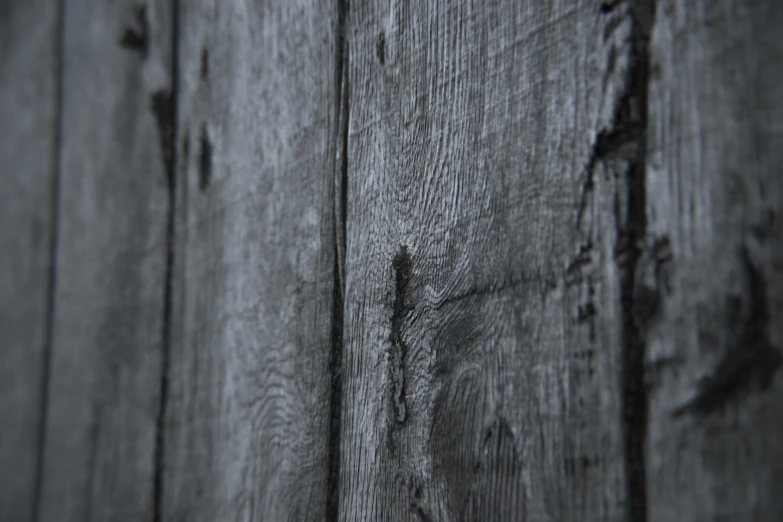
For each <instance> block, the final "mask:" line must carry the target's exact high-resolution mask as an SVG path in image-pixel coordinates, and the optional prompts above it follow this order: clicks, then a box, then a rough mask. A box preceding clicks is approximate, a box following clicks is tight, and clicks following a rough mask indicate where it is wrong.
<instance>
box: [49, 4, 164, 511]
mask: <svg viewBox="0 0 783 522" xmlns="http://www.w3.org/2000/svg"><path fill="white" fill-rule="evenodd" d="M171 27H172V19H171V2H169V1H167V0H159V1H151V2H147V3H146V4H145V5H144V6H140V5H139V3H138V2H135V1H131V0H127V1H116V2H105V1H104V2H94V1H91V0H68V1H66V2H65V4H64V28H63V43H62V53H63V85H62V90H63V92H62V96H63V101H62V103H63V108H62V111H63V116H62V117H63V124H62V125H63V127H62V129H63V130H62V140H61V150H60V157H61V179H60V201H59V216H58V229H57V234H58V246H57V252H56V262H57V284H56V289H55V298H54V299H55V301H54V307H55V308H54V342H53V346H52V354H51V376H50V382H49V387H48V389H49V394H48V408H47V413H48V415H47V419H46V431H45V441H44V442H45V444H44V455H43V459H44V461H43V481H42V490H41V499H40V513H39V515H40V516H39V518H38V519H39V520H40V521H84V520H107V521H110V520H117V521H119V520H123V521H132V520H151V519H152V517H153V511H154V501H153V500H154V497H153V484H154V471H155V447H156V439H157V437H156V424H157V417H158V410H159V389H160V369H161V354H162V353H163V352H162V349H163V346H162V340H163V335H162V334H163V317H164V302H165V295H164V289H165V286H166V285H165V284H164V283H165V276H166V259H167V241H166V239H167V238H166V235H167V221H168V209H169V201H168V200H169V180H168V177H169V168H168V166H167V162H168V157H169V156H170V154H169V153H168V152H167V151H166V150H165V147H164V148H163V149H162V145H164V144H165V143H166V138H165V136H166V135H167V133H168V132H169V129H170V127H171V122H170V121H169V120H170V117H169V115H168V113H170V110H169V109H167V103H168V102H167V100H168V99H169V98H170V89H171V74H170V68H171V49H172V46H171V38H172V34H171Z"/></svg>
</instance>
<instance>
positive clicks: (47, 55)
mask: <svg viewBox="0 0 783 522" xmlns="http://www.w3.org/2000/svg"><path fill="white" fill-rule="evenodd" d="M57 23H58V17H57V9H56V4H55V3H54V2H48V1H46V0H38V1H28V0H14V1H8V2H3V3H2V4H1V5H0V252H2V254H0V359H1V360H0V419H2V425H3V427H2V428H0V520H9V521H10V520H27V519H29V518H30V517H31V516H32V514H33V511H34V504H35V489H36V482H37V477H38V454H39V451H38V450H39V431H40V420H41V407H40V405H41V395H42V390H43V379H44V374H45V370H44V367H45V364H46V363H45V358H46V345H47V343H48V326H49V325H48V321H49V284H50V281H49V280H50V266H51V240H52V198H53V192H54V178H55V170H56V165H55V164H56V161H55V153H56V128H57V81H58V78H57V72H58V71H57V69H58V68H57V65H58V64H57V53H56V42H57V34H58V30H57V29H58V28H57Z"/></svg>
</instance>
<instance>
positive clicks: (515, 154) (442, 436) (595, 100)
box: [340, 0, 649, 521]
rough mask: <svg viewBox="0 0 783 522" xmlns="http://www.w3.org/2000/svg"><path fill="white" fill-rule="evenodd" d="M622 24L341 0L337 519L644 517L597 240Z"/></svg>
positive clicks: (623, 163)
mask: <svg viewBox="0 0 783 522" xmlns="http://www.w3.org/2000/svg"><path fill="white" fill-rule="evenodd" d="M635 20H636V19H635V17H633V16H632V14H631V11H630V10H629V8H628V7H627V6H624V5H618V6H617V7H616V8H615V9H612V8H610V6H608V5H605V6H602V5H601V4H599V3H597V2H581V1H576V0H574V1H564V2H544V1H540V2H516V3H512V2H508V3H485V2H470V1H467V0H465V1H457V2H412V1H411V2H408V1H399V2H380V1H370V2H363V3H357V4H352V5H351V13H350V16H349V22H348V33H347V34H348V40H349V46H350V49H351V53H350V67H349V85H350V90H349V92H350V107H351V112H350V124H349V138H348V142H349V143H348V151H349V156H348V158H349V161H348V196H347V201H348V209H347V247H346V250H347V255H346V267H345V271H346V297H345V310H346V311H345V355H344V360H343V372H342V376H343V399H344V401H343V417H342V427H343V440H342V448H341V481H340V492H341V500H340V518H341V519H343V520H536V521H546V520H552V521H563V520H628V519H631V518H632V517H633V516H635V515H636V514H638V513H639V512H640V511H643V510H644V501H643V500H644V499H643V494H644V487H645V484H644V480H643V479H644V473H643V472H644V469H643V468H640V467H639V461H640V460H641V459H642V457H643V444H642V442H643V440H640V439H639V438H638V437H637V435H638V433H639V431H640V429H641V430H642V431H643V429H644V423H643V421H644V416H640V415H638V414H637V413H635V412H637V411H639V412H641V413H643V412H644V410H636V409H634V407H633V404H634V402H633V401H634V400H635V399H637V398H638V397H637V390H635V388H634V387H633V381H632V380H629V379H626V378H624V377H623V376H624V375H626V374H627V373H628V372H638V370H639V364H638V363H639V361H640V359H639V358H638V357H637V358H636V359H634V358H633V357H629V356H628V354H629V353H637V352H634V351H633V350H631V348H638V346H637V344H638V341H639V339H638V335H636V332H635V331H630V330H627V329H625V328H623V324H624V320H625V319H627V317H628V314H629V312H627V311H626V307H624V306H623V305H622V303H623V301H624V300H625V299H627V298H628V293H629V288H631V287H630V285H629V284H628V282H629V277H628V271H627V270H626V269H625V268H624V263H625V261H623V260H620V259H618V258H617V255H616V251H617V250H618V249H619V247H620V246H621V243H622V241H623V240H624V239H627V235H628V232H627V228H628V223H627V222H626V221H627V220H626V218H625V217H624V216H625V213H624V212H623V211H622V210H623V209H621V208H620V206H621V205H622V204H623V202H624V201H627V200H629V199H630V198H629V194H630V193H631V191H632V190H633V189H634V188H635V186H634V184H633V183H632V182H631V181H630V180H632V179H633V178H634V174H635V173H637V172H636V170H638V165H639V162H638V161H637V160H638V157H639V156H640V155H642V156H643V152H642V151H643V145H644V142H643V140H641V139H639V136H638V132H637V131H638V128H639V127H642V125H641V124H642V123H643V116H644V115H643V114H636V112H638V111H635V110H634V109H635V107H636V106H637V105H638V101H639V98H640V96H641V97H643V93H642V92H637V91H639V85H637V83H636V82H634V81H633V78H634V77H635V75H637V74H638V72H639V71H638V67H636V66H634V59H633V57H634V54H635V52H636V47H637V46H636V45H635V43H634V42H636V41H637V40H638V39H643V38H644V37H645V34H644V31H645V30H647V31H648V30H649V27H647V26H642V25H641V24H640V23H639V22H637V21H635ZM642 101H643V100H642ZM634 169H636V170H634ZM642 208H643V207H642ZM626 425H627V426H629V428H626ZM640 476H641V478H640ZM640 491H641V492H642V493H641V498H640V499H637V500H634V497H636V496H639V492H640ZM637 520H638V518H637Z"/></svg>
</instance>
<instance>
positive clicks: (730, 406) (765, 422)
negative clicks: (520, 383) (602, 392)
mask: <svg viewBox="0 0 783 522" xmlns="http://www.w3.org/2000/svg"><path fill="white" fill-rule="evenodd" d="M655 18H656V21H655V29H654V32H653V35H652V43H651V58H652V71H653V75H652V77H651V88H650V89H651V90H650V96H649V101H650V103H649V107H650V126H649V152H648V172H647V187H648V189H647V191H648V206H647V208H648V215H649V220H650V224H649V229H650V233H651V235H653V236H654V237H655V238H656V241H653V242H652V244H653V245H654V244H656V243H657V244H658V245H661V244H666V245H668V247H667V248H666V250H667V251H668V252H661V249H660V248H658V249H657V250H658V251H657V253H655V254H654V255H650V256H648V257H649V260H650V263H649V264H648V268H646V269H645V270H646V273H645V274H642V275H643V278H642V279H641V280H640V284H641V285H642V286H643V289H644V290H645V293H647V294H650V295H653V296H658V297H657V298H656V299H657V300H658V301H660V306H659V307H658V308H657V313H656V314H655V315H653V316H652V317H650V319H649V321H648V322H649V325H648V326H647V329H648V330H649V333H648V334H647V335H648V339H649V340H648V354H647V367H648V381H649V385H650V386H651V392H650V419H649V436H648V462H647V469H648V485H649V489H648V490H649V497H650V498H649V505H650V516H649V520H651V521H668V520H693V521H708V520H710V521H712V520H723V521H733V520H737V521H740V520H742V521H744V520H755V521H777V520H781V519H783V499H781V491H783V372H781V365H782V363H783V321H781V319H783V217H781V210H782V209H783V176H781V171H780V169H781V165H783V149H782V148H781V147H780V138H781V131H783V90H781V78H782V77H783V76H781V75H782V74H783V42H781V40H780V36H779V35H780V27H781V26H782V25H783V4H781V3H780V2H731V1H717V2H702V1H697V2H684V1H682V2H680V1H674V0H664V1H661V2H659V5H658V7H657V13H656V17H655ZM653 250H655V249H653ZM661 254H663V255H661ZM667 259H668V261H666V260H667Z"/></svg>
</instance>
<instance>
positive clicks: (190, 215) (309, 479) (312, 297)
mask: <svg viewBox="0 0 783 522" xmlns="http://www.w3.org/2000/svg"><path fill="white" fill-rule="evenodd" d="M181 10H182V11H181V19H180V35H181V39H180V42H179V44H180V47H179V49H180V58H179V64H180V67H179V69H180V74H179V77H178V78H179V82H180V85H181V90H180V96H179V106H178V107H179V114H180V123H179V128H180V129H181V131H180V136H181V139H180V140H179V143H178V147H179V148H180V149H179V150H180V154H179V156H180V158H181V161H180V162H179V164H180V167H181V169H180V171H179V172H180V173H181V174H182V176H181V177H182V182H181V183H180V184H179V185H178V194H179V196H178V203H177V209H178V211H177V214H178V218H177V219H178V226H177V230H178V232H177V234H176V235H177V250H176V256H175V271H174V272H175V274H176V278H175V281H174V288H173V292H174V294H173V295H174V303H175V304H174V307H173V309H172V314H173V315H172V325H173V330H172V352H171V360H170V374H169V378H168V383H169V393H168V400H167V408H166V411H167V414H166V430H165V438H164V440H165V455H164V463H163V465H164V475H163V481H162V485H163V488H164V490H163V497H162V502H163V506H162V507H163V511H162V514H163V517H162V518H163V520H188V521H195V522H197V521H209V522H211V521H215V520H323V519H324V517H325V510H326V507H327V460H328V449H327V446H328V442H329V427H330V418H329V417H330V415H329V411H330V390H331V379H330V356H331V344H332V337H331V333H332V317H333V309H332V304H333V291H334V283H335V281H334V279H335V273H334V264H335V257H334V255H335V252H334V249H335V246H334V236H335V229H334V226H335V223H334V185H335V183H334V174H335V172H334V161H335V139H334V136H335V129H336V107H337V102H338V101H339V100H338V96H337V92H336V89H337V88H336V85H337V82H336V79H335V75H336V73H335V68H336V55H337V42H336V41H335V40H336V32H335V28H336V23H337V4H336V3H335V2H327V1H311V0H303V1H291V2H248V3H244V2H223V1H217V0H215V1H209V0H199V1H193V2H191V1H188V2H182V8H181Z"/></svg>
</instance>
